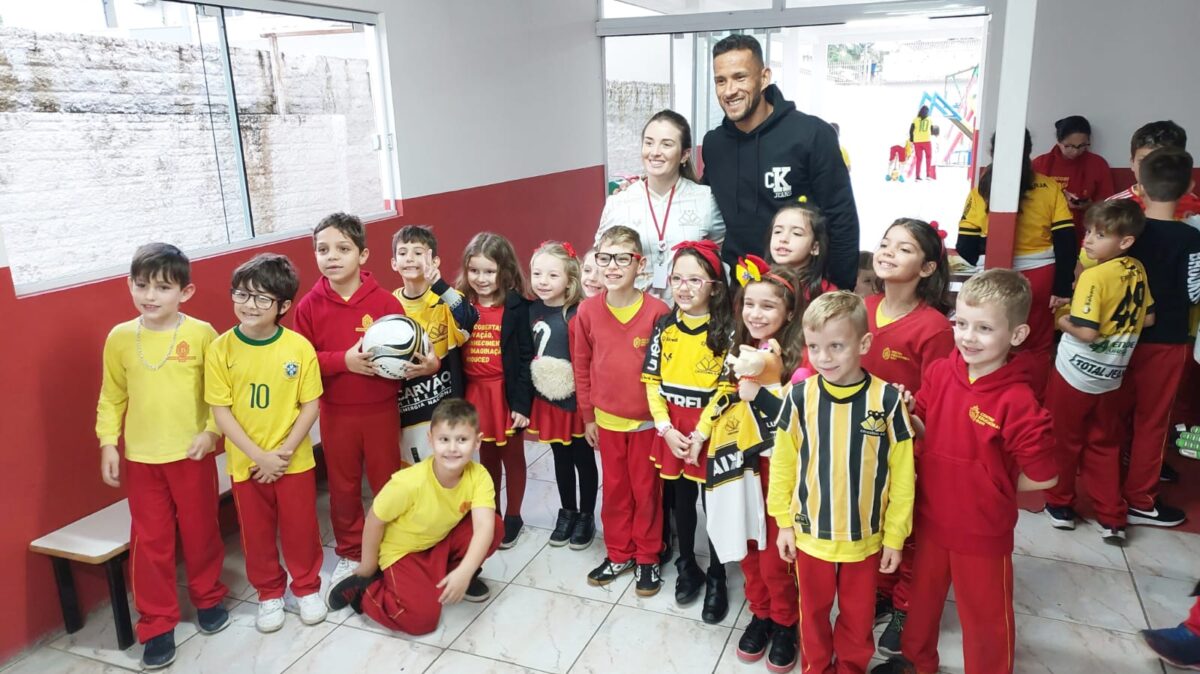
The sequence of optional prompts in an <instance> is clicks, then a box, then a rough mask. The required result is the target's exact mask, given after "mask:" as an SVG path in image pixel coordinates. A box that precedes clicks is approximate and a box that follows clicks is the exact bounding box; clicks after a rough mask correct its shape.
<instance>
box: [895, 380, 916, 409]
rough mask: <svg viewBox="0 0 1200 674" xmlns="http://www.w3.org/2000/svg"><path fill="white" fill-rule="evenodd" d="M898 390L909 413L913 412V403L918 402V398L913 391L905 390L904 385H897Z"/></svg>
mask: <svg viewBox="0 0 1200 674" xmlns="http://www.w3.org/2000/svg"><path fill="white" fill-rule="evenodd" d="M896 388H897V389H899V391H900V400H901V401H902V402H903V403H904V406H905V407H907V408H908V410H909V412H911V411H912V406H913V403H915V402H917V398H916V396H914V395H913V393H912V391H910V390H908V389H907V388H905V387H904V384H896Z"/></svg>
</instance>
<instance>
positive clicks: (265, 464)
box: [254, 451, 292, 483]
mask: <svg viewBox="0 0 1200 674" xmlns="http://www.w3.org/2000/svg"><path fill="white" fill-rule="evenodd" d="M291 459H292V453H291V452H282V451H274V452H263V453H262V456H260V457H258V458H257V459H255V460H254V464H255V466H257V467H258V471H257V472H258V474H259V477H260V478H262V477H272V479H271V480H263V479H259V482H264V483H265V482H274V481H275V479H277V478H278V477H279V476H280V475H283V473H284V471H286V470H287V467H288V462H289V461H291Z"/></svg>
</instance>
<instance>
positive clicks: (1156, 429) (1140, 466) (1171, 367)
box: [1121, 343, 1192, 510]
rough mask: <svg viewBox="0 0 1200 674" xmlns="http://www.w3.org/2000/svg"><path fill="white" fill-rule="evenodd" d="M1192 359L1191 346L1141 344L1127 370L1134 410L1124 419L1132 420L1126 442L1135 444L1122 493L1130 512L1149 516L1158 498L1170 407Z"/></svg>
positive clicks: (1131, 446)
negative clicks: (1143, 513) (1139, 512)
mask: <svg viewBox="0 0 1200 674" xmlns="http://www.w3.org/2000/svg"><path fill="white" fill-rule="evenodd" d="M1191 355H1192V354H1191V345H1189V344H1144V343H1140V344H1138V345H1137V348H1135V349H1134V350H1133V357H1132V358H1131V359H1130V360H1129V368H1128V369H1127V370H1125V379H1124V380H1123V381H1122V382H1121V392H1122V394H1124V395H1126V396H1128V398H1129V400H1130V401H1132V404H1130V405H1129V407H1128V411H1127V412H1126V413H1125V414H1124V415H1123V418H1124V419H1129V420H1131V422H1130V423H1131V425H1132V429H1131V432H1128V433H1129V434H1128V435H1127V436H1126V437H1130V438H1131V440H1130V444H1129V467H1128V469H1127V470H1126V472H1125V482H1124V484H1123V485H1122V493H1123V495H1124V497H1125V502H1126V503H1128V504H1129V507H1130V508H1137V509H1139V510H1150V509H1151V508H1153V507H1154V499H1155V498H1157V497H1158V478H1159V472H1160V471H1161V470H1162V461H1163V445H1165V444H1166V442H1167V436H1168V434H1169V432H1170V421H1171V419H1170V417H1171V406H1172V404H1174V402H1175V394H1176V392H1177V391H1178V390H1179V380H1180V378H1181V377H1182V376H1183V368H1184V366H1185V365H1186V364H1187V359H1188V358H1191Z"/></svg>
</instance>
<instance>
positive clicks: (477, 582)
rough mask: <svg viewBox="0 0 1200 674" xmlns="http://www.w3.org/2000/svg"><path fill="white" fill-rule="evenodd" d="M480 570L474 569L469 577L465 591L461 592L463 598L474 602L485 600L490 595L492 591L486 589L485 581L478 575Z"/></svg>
mask: <svg viewBox="0 0 1200 674" xmlns="http://www.w3.org/2000/svg"><path fill="white" fill-rule="evenodd" d="M479 574H480V572H479V571H476V572H475V575H474V576H472V577H471V582H470V584H469V585H467V591H466V593H464V594H463V599H466V600H467V601H473V602H475V603H476V604H479V603H482V602H485V601H487V600H488V598H489V597H491V596H492V591H491V590H490V589H488V586H487V583H485V582H483V579H482V578H480V577H479Z"/></svg>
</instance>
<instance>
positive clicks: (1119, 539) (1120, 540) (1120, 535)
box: [1096, 522, 1125, 548]
mask: <svg viewBox="0 0 1200 674" xmlns="http://www.w3.org/2000/svg"><path fill="white" fill-rule="evenodd" d="M1096 526H1098V527H1099V528H1100V538H1101V539H1102V540H1103V541H1104V542H1105V543H1108V544H1109V545H1115V546H1117V547H1118V548H1123V547H1125V527H1109V526H1105V525H1103V524H1100V523H1098V522H1097V523H1096Z"/></svg>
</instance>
